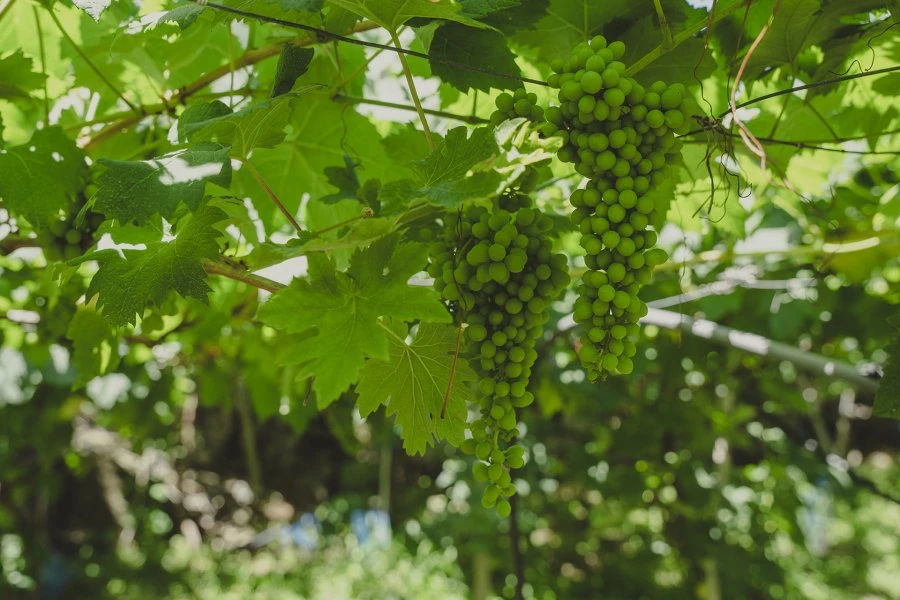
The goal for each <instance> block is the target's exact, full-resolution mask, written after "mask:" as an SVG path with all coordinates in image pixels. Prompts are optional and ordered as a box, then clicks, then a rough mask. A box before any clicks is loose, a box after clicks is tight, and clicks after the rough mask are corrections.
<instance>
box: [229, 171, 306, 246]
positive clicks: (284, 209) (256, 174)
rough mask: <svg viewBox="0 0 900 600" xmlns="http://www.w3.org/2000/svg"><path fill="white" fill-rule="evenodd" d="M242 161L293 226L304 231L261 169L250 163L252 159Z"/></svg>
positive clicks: (300, 231)
mask: <svg viewBox="0 0 900 600" xmlns="http://www.w3.org/2000/svg"><path fill="white" fill-rule="evenodd" d="M239 160H240V161H241V163H242V164H243V165H244V166H246V167H247V172H248V173H250V175H252V176H253V179H255V180H256V182H257V183H258V184H259V186H260V187H261V188H262V189H263V191H265V192H266V195H267V196H268V197H269V198H270V199H271V200H272V202H274V203H275V206H277V207H278V210H280V211H281V214H283V215H284V217H285V218H286V219H287V220H288V222H289V223H290V224H291V226H293V228H294V229H296V230H297V233H303V228H302V227H300V223H298V222H297V219H295V218H294V215H292V214H291V211H289V210H288V209H287V207H285V205H284V204H282V203H281V200H279V199H278V196H277V195H276V194H275V192H274V191H273V190H272V188H270V187H269V184H268V183H266V180H265V179H263V178H262V175H260V174H259V171H257V170H256V168H255V167H254V166H253V165H252V164H251V163H250V161H249V160H248V159H246V158H241V159H239Z"/></svg>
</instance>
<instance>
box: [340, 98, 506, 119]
mask: <svg viewBox="0 0 900 600" xmlns="http://www.w3.org/2000/svg"><path fill="white" fill-rule="evenodd" d="M334 99H335V100H338V101H342V102H349V103H351V104H371V105H372V106H384V107H385V108H395V109H397V110H407V111H415V110H416V107H415V106H410V105H408V104H399V103H396V102H387V101H385V100H375V99H372V98H359V97H355V96H345V95H343V94H337V95H335V96H334ZM422 112H424V113H425V114H426V115H431V116H434V117H443V118H445V119H454V120H457V121H462V122H463V123H470V124H472V125H481V124H484V123H490V119H485V118H482V117H478V116H476V115H471V116H470V115H458V114H456V113H451V112H447V111H443V110H433V109H430V108H423V109H422Z"/></svg>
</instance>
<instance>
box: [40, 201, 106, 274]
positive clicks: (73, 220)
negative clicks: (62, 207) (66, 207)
mask: <svg viewBox="0 0 900 600" xmlns="http://www.w3.org/2000/svg"><path fill="white" fill-rule="evenodd" d="M77 223H78V217H77V210H73V211H71V212H70V213H69V214H67V215H66V216H65V217H61V218H60V219H58V220H54V221H52V222H51V223H50V224H49V225H48V226H47V229H46V230H44V231H43V232H41V234H40V235H39V239H40V241H41V247H42V248H43V251H44V256H45V257H46V258H47V260H48V261H61V260H72V259H73V258H78V257H79V256H81V255H82V254H84V252H85V251H86V250H87V249H88V248H90V247H91V246H93V245H94V232H95V231H96V230H97V229H98V228H99V227H100V224H101V223H103V215H101V214H98V213H89V214H88V215H87V217H85V218H84V220H83V222H81V223H80V226H78V225H77Z"/></svg>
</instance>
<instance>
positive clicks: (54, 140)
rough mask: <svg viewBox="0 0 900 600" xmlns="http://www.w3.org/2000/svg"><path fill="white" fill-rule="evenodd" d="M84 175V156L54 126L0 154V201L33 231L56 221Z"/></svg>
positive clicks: (75, 192)
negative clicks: (32, 227)
mask: <svg viewBox="0 0 900 600" xmlns="http://www.w3.org/2000/svg"><path fill="white" fill-rule="evenodd" d="M86 174H87V165H86V164H85V160H84V153H83V152H82V151H81V150H79V149H78V148H77V147H76V146H75V142H73V141H72V140H70V139H69V138H67V137H66V136H65V134H64V133H63V132H62V129H60V128H58V127H51V128H48V129H41V130H39V131H37V132H35V134H34V136H32V138H31V140H30V141H28V142H27V143H26V144H23V145H21V146H15V147H13V148H8V149H7V150H4V151H3V152H0V199H2V200H3V203H4V207H5V208H7V209H8V210H9V211H10V212H11V213H12V214H13V215H16V216H19V217H24V218H25V219H27V220H28V222H29V223H31V224H32V225H34V226H35V227H37V228H42V227H46V226H47V225H48V224H49V223H50V222H52V221H55V220H58V219H59V216H60V211H64V210H66V209H67V208H68V206H69V204H70V203H71V201H72V198H73V197H74V196H75V194H77V193H78V190H80V189H81V185H82V181H83V179H84V177H85V175H86Z"/></svg>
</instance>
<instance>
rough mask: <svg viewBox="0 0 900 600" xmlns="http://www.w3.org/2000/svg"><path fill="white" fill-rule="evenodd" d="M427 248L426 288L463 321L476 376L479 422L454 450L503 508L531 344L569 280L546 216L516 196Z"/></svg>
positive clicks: (516, 453) (461, 222) (518, 455)
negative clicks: (471, 462) (471, 459)
mask: <svg viewBox="0 0 900 600" xmlns="http://www.w3.org/2000/svg"><path fill="white" fill-rule="evenodd" d="M445 225H446V227H445V228H444V229H443V232H442V233H441V234H440V236H439V237H438V238H437V239H436V240H435V241H434V242H433V243H432V245H431V248H430V253H429V254H430V264H429V268H428V272H429V274H430V275H431V276H432V277H434V278H435V288H436V289H437V290H438V291H439V292H440V293H441V295H442V297H443V298H444V300H446V301H447V302H449V303H450V306H451V309H452V311H453V312H454V313H455V314H456V315H457V317H458V319H459V320H460V321H461V322H462V323H464V324H465V328H464V329H463V339H464V340H465V346H464V350H463V351H464V352H465V354H466V355H467V356H468V357H469V358H470V362H471V364H472V366H473V368H474V369H475V371H476V373H478V375H479V391H480V397H481V407H480V415H479V417H478V418H477V419H476V420H475V421H473V422H472V423H470V424H469V431H470V433H471V437H470V438H469V439H467V440H466V442H465V443H464V444H463V450H464V451H466V452H468V453H470V454H475V456H476V458H477V459H478V460H477V462H476V463H475V466H474V467H473V475H474V477H475V478H476V479H477V480H479V481H487V482H489V483H488V486H487V488H486V489H485V492H484V495H483V496H482V504H483V505H484V506H485V507H486V508H490V507H494V506H496V510H497V512H498V514H499V515H500V516H503V517H505V516H507V515H509V512H510V505H509V501H508V500H507V499H506V498H508V497H509V496H512V495H513V493H515V487H514V485H513V483H512V477H511V476H510V473H509V469H511V468H512V469H514V468H519V467H521V466H523V464H524V448H523V447H522V446H518V445H512V446H509V447H505V446H507V445H508V444H509V443H510V442H512V441H513V440H514V439H515V438H516V437H517V435H518V432H517V428H516V425H517V419H516V409H517V408H521V407H525V406H528V405H529V404H531V403H532V402H533V401H534V396H533V395H532V393H531V392H529V391H528V390H527V387H528V380H529V377H530V375H531V368H532V365H533V364H534V361H535V360H536V359H537V351H536V350H535V342H536V341H537V340H538V339H539V338H540V336H541V333H542V331H543V326H544V323H546V321H547V319H548V317H549V308H550V302H551V301H552V300H553V299H554V298H556V297H557V296H558V295H559V294H560V293H561V292H562V290H564V289H565V288H566V287H567V286H568V284H569V275H568V265H567V260H566V257H565V255H563V254H554V253H553V252H552V251H551V241H550V237H549V232H550V230H551V229H552V222H551V219H550V217H548V216H546V215H544V214H543V213H541V212H540V211H539V210H537V209H536V208H534V207H533V206H532V203H531V199H530V198H529V197H528V196H527V195H525V194H522V193H520V192H508V193H506V194H504V195H503V196H501V197H500V198H498V199H496V200H495V201H494V202H493V206H492V208H491V209H490V210H489V209H488V208H485V207H482V206H469V207H467V208H466V209H464V210H461V211H460V212H459V213H458V214H456V215H454V216H453V217H452V218H451V219H450V222H449V223H446V224H445Z"/></svg>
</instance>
